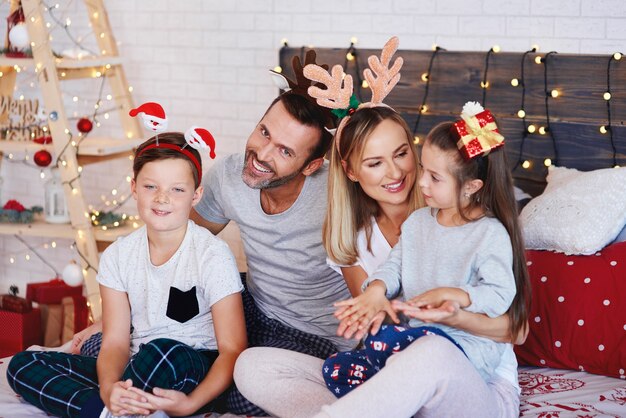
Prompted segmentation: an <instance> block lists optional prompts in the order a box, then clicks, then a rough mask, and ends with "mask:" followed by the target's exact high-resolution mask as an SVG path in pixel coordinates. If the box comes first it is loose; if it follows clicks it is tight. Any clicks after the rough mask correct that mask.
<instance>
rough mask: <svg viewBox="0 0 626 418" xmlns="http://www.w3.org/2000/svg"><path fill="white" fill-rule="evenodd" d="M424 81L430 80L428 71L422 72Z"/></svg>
mask: <svg viewBox="0 0 626 418" xmlns="http://www.w3.org/2000/svg"><path fill="white" fill-rule="evenodd" d="M422 81H423V82H427V81H428V73H423V74H422Z"/></svg>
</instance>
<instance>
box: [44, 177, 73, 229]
mask: <svg viewBox="0 0 626 418" xmlns="http://www.w3.org/2000/svg"><path fill="white" fill-rule="evenodd" d="M43 207H44V216H45V219H46V222H49V223H53V224H65V223H69V222H70V212H69V209H68V207H67V202H66V200H65V192H64V190H63V181H62V180H61V174H60V173H59V170H57V169H56V168H53V169H52V178H50V180H48V181H47V182H46V184H44V206H43Z"/></svg>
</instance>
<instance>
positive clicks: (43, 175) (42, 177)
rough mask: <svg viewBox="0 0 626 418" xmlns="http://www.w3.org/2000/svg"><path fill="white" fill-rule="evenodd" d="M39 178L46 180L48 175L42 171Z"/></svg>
mask: <svg viewBox="0 0 626 418" xmlns="http://www.w3.org/2000/svg"><path fill="white" fill-rule="evenodd" d="M39 177H41V179H42V180H43V179H45V178H46V173H44V172H43V170H41V172H40V173H39Z"/></svg>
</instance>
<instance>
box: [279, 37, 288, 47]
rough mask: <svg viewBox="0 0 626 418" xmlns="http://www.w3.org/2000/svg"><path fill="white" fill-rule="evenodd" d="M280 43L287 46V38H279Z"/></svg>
mask: <svg viewBox="0 0 626 418" xmlns="http://www.w3.org/2000/svg"><path fill="white" fill-rule="evenodd" d="M280 44H281V45H282V46H287V38H283V39H281V40H280Z"/></svg>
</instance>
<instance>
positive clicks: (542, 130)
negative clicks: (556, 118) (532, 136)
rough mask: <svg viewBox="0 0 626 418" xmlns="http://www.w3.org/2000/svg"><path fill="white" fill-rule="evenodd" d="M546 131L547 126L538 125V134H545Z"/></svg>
mask: <svg viewBox="0 0 626 418" xmlns="http://www.w3.org/2000/svg"><path fill="white" fill-rule="evenodd" d="M546 132H548V128H546V127H545V126H540V127H539V134H541V135H545V134H546Z"/></svg>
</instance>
